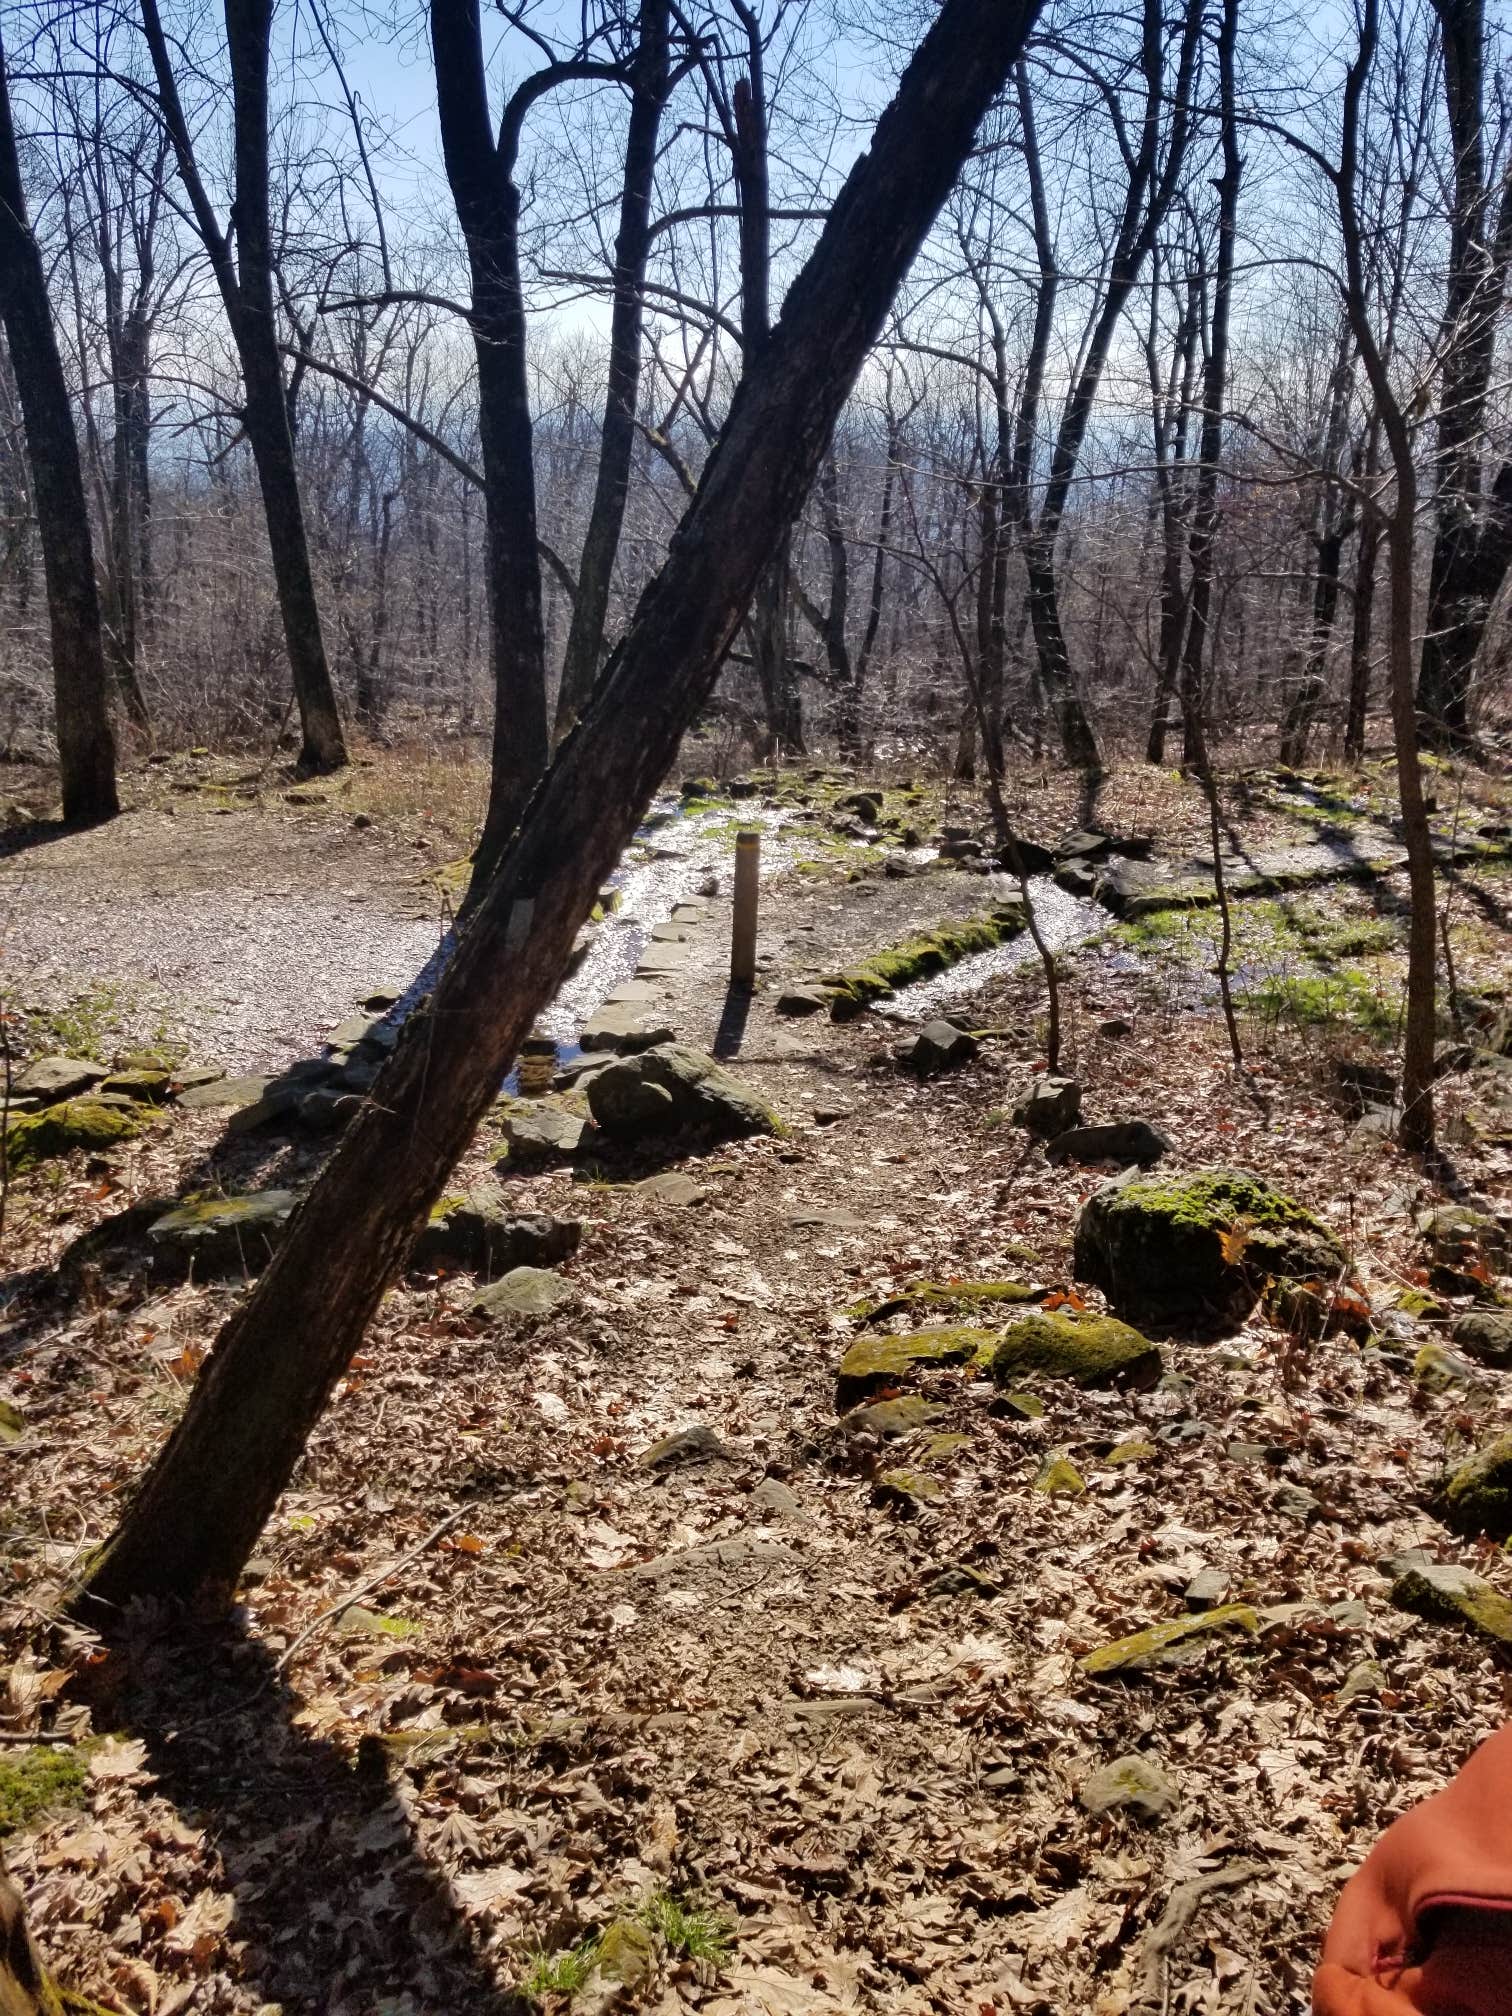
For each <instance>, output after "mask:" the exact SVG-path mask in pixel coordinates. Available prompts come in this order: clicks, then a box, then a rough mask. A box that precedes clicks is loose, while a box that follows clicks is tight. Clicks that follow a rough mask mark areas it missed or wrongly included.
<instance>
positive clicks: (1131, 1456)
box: [1103, 1435, 1155, 1469]
mask: <svg viewBox="0 0 1512 2016" xmlns="http://www.w3.org/2000/svg"><path fill="white" fill-rule="evenodd" d="M1154 1454H1155V1445H1154V1443H1153V1442H1146V1441H1145V1440H1144V1438H1143V1437H1142V1436H1138V1435H1134V1436H1131V1437H1130V1438H1129V1440H1128V1441H1127V1442H1119V1443H1117V1444H1116V1445H1115V1446H1114V1447H1113V1448H1111V1449H1110V1450H1109V1451H1108V1453H1107V1455H1106V1456H1105V1457H1104V1458H1103V1461H1104V1462H1105V1463H1111V1464H1112V1465H1113V1466H1114V1468H1115V1469H1118V1468H1121V1467H1122V1466H1123V1465H1124V1464H1125V1463H1148V1462H1149V1460H1150V1458H1151V1457H1152V1456H1153V1455H1154Z"/></svg>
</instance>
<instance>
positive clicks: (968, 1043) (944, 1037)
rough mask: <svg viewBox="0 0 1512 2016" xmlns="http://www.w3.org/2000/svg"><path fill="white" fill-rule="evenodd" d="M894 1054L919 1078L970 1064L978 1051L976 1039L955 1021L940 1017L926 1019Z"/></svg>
mask: <svg viewBox="0 0 1512 2016" xmlns="http://www.w3.org/2000/svg"><path fill="white" fill-rule="evenodd" d="M894 1054H895V1056H896V1058H897V1061H898V1063H899V1064H900V1065H902V1067H903V1068H904V1069H905V1070H906V1071H912V1072H913V1073H914V1075H915V1076H916V1077H919V1078H932V1077H934V1076H935V1074H936V1073H937V1072H940V1071H953V1070H955V1069H956V1067H957V1066H958V1065H961V1064H969V1063H970V1062H971V1060H972V1058H973V1057H975V1055H976V1054H977V1041H976V1038H975V1037H974V1036H968V1035H967V1034H966V1032H965V1030H964V1029H958V1028H957V1027H956V1026H955V1024H954V1023H953V1022H947V1021H945V1020H944V1019H943V1018H937V1019H936V1020H935V1021H933V1022H926V1023H925V1024H924V1027H923V1028H922V1029H921V1030H920V1031H919V1033H918V1035H917V1036H913V1037H911V1038H910V1039H909V1040H908V1042H906V1043H904V1044H901V1045H900V1046H899V1048H898V1049H897V1051H896V1052H895V1053H894Z"/></svg>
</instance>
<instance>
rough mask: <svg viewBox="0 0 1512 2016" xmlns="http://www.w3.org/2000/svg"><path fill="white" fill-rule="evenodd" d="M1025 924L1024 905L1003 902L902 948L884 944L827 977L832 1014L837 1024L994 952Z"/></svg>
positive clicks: (951, 922)
mask: <svg viewBox="0 0 1512 2016" xmlns="http://www.w3.org/2000/svg"><path fill="white" fill-rule="evenodd" d="M1024 924H1025V920H1024V913H1023V910H1022V909H1021V908H1020V906H1019V905H1017V904H1003V905H1001V906H1000V907H999V908H998V909H996V910H994V911H992V912H990V913H989V914H987V915H985V916H979V917H965V918H961V919H957V920H947V921H946V922H945V923H943V924H937V925H935V926H934V928H933V929H932V930H929V931H921V932H919V933H917V934H916V935H915V936H914V937H912V938H906V939H905V940H904V941H903V942H902V944H900V945H889V946H884V947H882V948H881V949H879V950H878V951H876V952H872V953H869V954H868V955H867V956H866V958H864V959H858V960H856V961H855V962H854V963H853V964H852V965H850V966H846V967H844V968H842V969H841V970H840V971H839V972H835V973H827V974H826V975H825V976H824V985H825V986H826V987H828V988H830V989H831V990H832V992H833V995H834V999H833V1001H832V1003H831V1007H830V1014H831V1016H832V1017H833V1019H834V1020H835V1021H837V1022H839V1021H844V1020H845V1019H846V1018H847V1016H848V1015H852V1014H855V1013H856V1012H857V1009H858V1007H863V1006H865V1005H866V1004H868V1003H869V1002H872V1001H880V1000H885V999H886V998H887V997H888V996H890V995H892V994H895V993H896V992H897V990H898V989H899V988H900V987H907V986H910V985H911V984H912V983H913V982H914V981H915V980H923V979H927V978H928V977H929V976H930V975H931V974H934V973H943V972H944V971H945V970H946V969H947V968H948V967H950V966H954V965H955V964H956V963H957V962H958V961H959V960H962V959H968V958H970V957H971V956H972V955H973V954H974V953H977V952H990V951H991V950H992V949H993V947H994V946H995V945H1001V944H1002V943H1004V941H1005V940H1007V939H1009V938H1014V937H1017V935H1018V934H1019V932H1020V931H1022V930H1023V929H1024Z"/></svg>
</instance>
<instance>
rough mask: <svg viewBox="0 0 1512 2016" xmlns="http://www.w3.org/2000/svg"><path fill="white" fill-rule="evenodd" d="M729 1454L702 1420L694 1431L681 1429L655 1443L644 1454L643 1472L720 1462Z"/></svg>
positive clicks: (693, 1428)
mask: <svg viewBox="0 0 1512 2016" xmlns="http://www.w3.org/2000/svg"><path fill="white" fill-rule="evenodd" d="M729 1453H730V1452H729V1450H728V1449H726V1447H725V1445H724V1444H723V1442H721V1441H720V1439H719V1437H718V1436H717V1435H716V1434H715V1433H714V1430H713V1429H712V1428H710V1427H709V1426H708V1425H707V1423H705V1422H703V1421H700V1422H697V1423H696V1424H695V1425H694V1426H693V1427H692V1428H680V1429H679V1430H678V1432H677V1433H676V1434H675V1435H664V1436H663V1437H662V1439H661V1441H660V1442H653V1443H652V1444H651V1447H650V1448H649V1449H647V1450H645V1451H643V1452H642V1454H641V1457H640V1466H641V1468H642V1469H643V1470H672V1469H675V1468H676V1467H677V1466H678V1465H679V1464H680V1463H713V1462H720V1461H723V1460H725V1459H727V1458H728V1456H729Z"/></svg>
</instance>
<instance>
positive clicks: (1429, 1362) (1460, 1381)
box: [1412, 1344, 1484, 1393]
mask: <svg viewBox="0 0 1512 2016" xmlns="http://www.w3.org/2000/svg"><path fill="white" fill-rule="evenodd" d="M1412 1376H1413V1378H1414V1379H1415V1380H1416V1381H1417V1383H1418V1385H1419V1386H1422V1387H1424V1388H1426V1390H1427V1391H1428V1392H1430V1393H1448V1392H1451V1391H1452V1390H1453V1389H1454V1388H1455V1387H1471V1388H1473V1387H1478V1386H1481V1385H1483V1384H1484V1381H1483V1380H1482V1379H1481V1376H1480V1374H1479V1372H1478V1371H1477V1369H1476V1368H1475V1366H1473V1365H1472V1364H1471V1363H1470V1361H1469V1360H1468V1359H1467V1358H1461V1357H1459V1356H1458V1355H1457V1354H1456V1353H1455V1352H1453V1351H1450V1350H1448V1349H1447V1348H1446V1347H1445V1346H1444V1345H1442V1344H1425V1345H1424V1346H1423V1348H1422V1349H1421V1350H1420V1351H1419V1352H1418V1354H1417V1356H1416V1358H1414V1359H1413V1361H1412Z"/></svg>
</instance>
